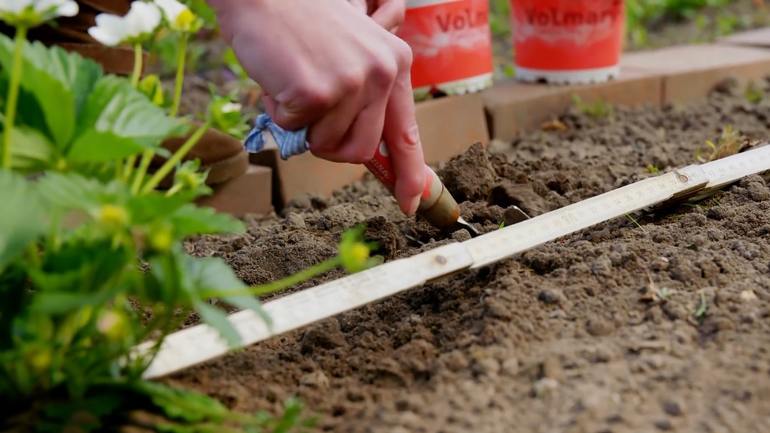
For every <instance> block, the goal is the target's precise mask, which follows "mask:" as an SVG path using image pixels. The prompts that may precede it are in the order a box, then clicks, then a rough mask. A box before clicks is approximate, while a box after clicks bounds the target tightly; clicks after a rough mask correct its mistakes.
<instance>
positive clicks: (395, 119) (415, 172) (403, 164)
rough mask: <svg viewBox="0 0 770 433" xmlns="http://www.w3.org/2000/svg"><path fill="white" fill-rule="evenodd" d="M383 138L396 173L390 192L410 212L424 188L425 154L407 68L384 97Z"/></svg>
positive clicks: (414, 208) (402, 207)
mask: <svg viewBox="0 0 770 433" xmlns="http://www.w3.org/2000/svg"><path fill="white" fill-rule="evenodd" d="M383 138H384V139H385V143H387V145H388V150H389V152H390V154H391V155H392V160H393V170H394V171H395V174H396V186H395V189H394V194H395V196H396V200H398V203H399V206H400V207H401V210H402V211H403V212H404V213H406V214H407V215H412V214H414V213H415V212H416V211H417V207H418V206H419V205H420V196H421V195H422V191H423V189H424V187H425V157H424V156H423V153H422V142H421V141H420V131H419V128H418V126H417V118H416V117H415V108H414V96H413V94H412V83H411V78H410V76H409V70H408V69H407V70H405V71H401V72H400V73H399V76H398V78H396V82H395V84H394V86H393V90H392V91H391V94H390V99H389V100H388V107H387V109H386V112H385V129H384V131H383Z"/></svg>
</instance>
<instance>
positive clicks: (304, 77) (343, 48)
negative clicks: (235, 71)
mask: <svg viewBox="0 0 770 433" xmlns="http://www.w3.org/2000/svg"><path fill="white" fill-rule="evenodd" d="M209 3H210V4H211V5H212V6H214V8H215V9H216V10H217V12H218V15H219V20H220V24H221V27H222V31H223V35H224V36H225V38H226V39H227V40H228V41H229V42H230V43H231V44H232V47H233V49H234V50H235V53H236V54H237V56H238V58H239V60H240V61H241V64H242V65H243V67H244V68H245V69H246V71H247V72H248V73H249V75H250V76H251V77H252V78H253V79H254V80H256V81H257V82H258V83H259V84H260V85H261V86H262V88H263V89H264V92H265V94H266V96H265V105H266V109H267V112H268V114H270V116H271V117H272V118H273V120H274V121H275V122H276V123H277V124H278V125H280V126H281V127H283V128H285V129H289V130H296V129H300V128H303V127H307V126H310V130H309V133H308V134H309V135H308V142H309V143H310V150H311V152H313V154H315V155H317V156H319V157H321V158H325V159H328V160H331V161H337V162H349V163H364V162H367V161H369V160H371V159H372V157H373V155H374V153H375V151H376V149H377V146H378V145H379V143H380V141H381V140H382V139H384V140H385V142H386V143H387V144H388V149H389V151H390V153H391V155H392V158H393V165H394V170H395V174H396V179H397V180H396V187H395V191H394V193H395V196H396V199H397V200H398V202H399V205H400V207H401V209H402V210H403V211H404V212H405V213H407V214H410V215H411V214H413V213H414V212H415V211H416V209H417V207H418V205H419V202H420V194H421V192H422V189H423V184H424V180H425V177H424V176H425V174H424V168H423V167H424V159H423V154H422V146H421V143H420V137H419V132H418V129H417V121H416V119H415V111H414V101H413V96H412V85H411V81H410V75H409V72H410V67H411V61H412V54H411V50H410V49H409V46H408V45H407V44H406V43H405V42H403V41H402V40H400V39H399V38H397V37H396V36H394V35H392V34H391V33H389V32H388V31H387V30H385V29H384V28H383V27H381V26H380V25H379V24H378V23H382V24H384V25H389V24H395V23H397V22H398V18H399V14H398V13H394V11H395V10H396V9H398V6H399V5H400V4H402V3H403V1H402V0H380V1H374V2H371V4H372V5H373V6H376V9H375V12H374V14H375V15H376V18H375V19H376V20H378V21H375V20H373V19H371V18H369V17H368V16H366V15H363V14H362V13H361V12H360V10H358V9H356V7H355V6H354V5H351V4H350V3H348V2H347V1H344V0H323V1H319V0H291V1H286V0H210V1H209ZM367 5H368V4H367Z"/></svg>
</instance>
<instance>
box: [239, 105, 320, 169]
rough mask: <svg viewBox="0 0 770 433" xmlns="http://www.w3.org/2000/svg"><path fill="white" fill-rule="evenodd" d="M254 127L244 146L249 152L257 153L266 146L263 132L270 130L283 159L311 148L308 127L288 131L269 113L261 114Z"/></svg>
mask: <svg viewBox="0 0 770 433" xmlns="http://www.w3.org/2000/svg"><path fill="white" fill-rule="evenodd" d="M255 124H256V125H255V126H254V129H252V130H251V132H249V135H248V136H246V142H245V143H244V147H245V148H246V151H247V152H249V153H257V152H259V151H261V150H262V149H264V148H265V138H264V136H263V135H262V133H263V132H265V131H268V132H269V133H270V134H272V135H273V138H274V139H275V142H276V144H278V151H279V152H280V154H281V159H289V157H292V156H294V155H299V154H302V153H305V152H307V150H308V149H309V147H308V142H307V128H303V129H300V130H298V131H287V130H285V129H283V128H281V127H280V126H278V125H276V124H275V122H273V119H271V118H270V116H268V115H267V114H260V115H259V116H258V117H257V121H256V122H255Z"/></svg>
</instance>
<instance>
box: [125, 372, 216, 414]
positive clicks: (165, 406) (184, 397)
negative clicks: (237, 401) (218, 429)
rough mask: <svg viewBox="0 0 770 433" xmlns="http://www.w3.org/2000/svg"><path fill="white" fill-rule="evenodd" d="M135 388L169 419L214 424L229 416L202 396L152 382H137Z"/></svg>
mask: <svg viewBox="0 0 770 433" xmlns="http://www.w3.org/2000/svg"><path fill="white" fill-rule="evenodd" d="M135 387H136V389H137V391H138V392H140V393H141V394H144V395H146V396H148V397H149V398H150V400H151V401H152V403H153V404H154V405H156V406H157V407H158V408H160V409H161V410H162V411H163V413H164V414H165V415H166V416H167V417H169V418H171V419H177V420H183V421H186V422H191V423H192V422H203V421H215V422H216V421H223V420H225V419H226V418H227V417H228V416H229V415H230V414H231V413H230V411H229V410H228V409H227V408H226V407H225V406H224V405H222V403H220V402H218V401H217V400H214V399H213V398H211V397H208V396H205V395H203V394H198V393H194V392H191V391H185V390H180V389H174V388H169V387H168V386H166V385H162V384H158V383H153V382H139V383H137V384H136V385H135Z"/></svg>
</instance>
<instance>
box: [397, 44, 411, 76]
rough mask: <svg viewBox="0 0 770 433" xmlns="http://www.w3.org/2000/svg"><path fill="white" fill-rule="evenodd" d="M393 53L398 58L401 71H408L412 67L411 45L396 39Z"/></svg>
mask: <svg viewBox="0 0 770 433" xmlns="http://www.w3.org/2000/svg"><path fill="white" fill-rule="evenodd" d="M395 39H396V40H395V41H394V45H393V52H394V54H395V57H396V63H397V65H398V68H399V70H401V71H408V70H409V69H410V68H411V67H412V58H413V55H412V48H411V47H409V44H407V43H406V42H404V41H403V40H401V39H399V38H395Z"/></svg>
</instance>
